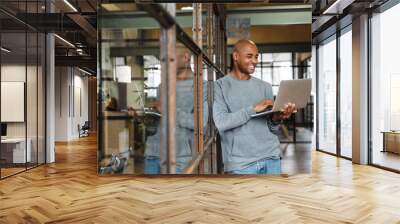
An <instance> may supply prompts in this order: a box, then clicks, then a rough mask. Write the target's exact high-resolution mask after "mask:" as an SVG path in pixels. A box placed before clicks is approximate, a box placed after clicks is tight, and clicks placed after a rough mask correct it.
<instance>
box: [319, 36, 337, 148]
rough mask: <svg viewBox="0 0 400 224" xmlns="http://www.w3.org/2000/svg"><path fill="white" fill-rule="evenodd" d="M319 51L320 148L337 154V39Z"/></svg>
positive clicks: (321, 46) (320, 47)
mask: <svg viewBox="0 0 400 224" xmlns="http://www.w3.org/2000/svg"><path fill="white" fill-rule="evenodd" d="M318 51H319V52H318V60H319V70H318V77H319V79H318V85H319V86H318V107H319V111H318V118H319V122H318V131H319V133H318V136H319V139H318V143H319V149H321V150H324V151H327V152H330V153H335V154H336V40H332V41H330V42H328V43H326V44H324V45H320V46H319V48H318Z"/></svg>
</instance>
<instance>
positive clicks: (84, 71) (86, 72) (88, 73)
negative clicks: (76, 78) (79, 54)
mask: <svg viewBox="0 0 400 224" xmlns="http://www.w3.org/2000/svg"><path fill="white" fill-rule="evenodd" d="M78 70H79V71H81V72H83V73H85V74H87V75H92V73H90V72H88V71H86V70H83V69H81V68H79V67H78Z"/></svg>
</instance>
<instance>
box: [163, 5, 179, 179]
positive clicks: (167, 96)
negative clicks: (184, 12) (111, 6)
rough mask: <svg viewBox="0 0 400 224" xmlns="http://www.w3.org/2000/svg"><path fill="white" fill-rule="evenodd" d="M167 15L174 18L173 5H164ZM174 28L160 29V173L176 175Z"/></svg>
mask: <svg viewBox="0 0 400 224" xmlns="http://www.w3.org/2000/svg"><path fill="white" fill-rule="evenodd" d="M163 6H164V7H165V9H166V10H167V11H168V12H169V14H170V15H171V16H173V17H175V3H164V4H163ZM175 51H176V27H175V25H173V26H171V27H169V28H161V37H160V61H161V111H162V113H163V116H162V118H161V142H160V162H161V164H160V165H161V173H163V174H166V173H168V174H175V173H176V139H175V126H176V60H175V57H176V54H175Z"/></svg>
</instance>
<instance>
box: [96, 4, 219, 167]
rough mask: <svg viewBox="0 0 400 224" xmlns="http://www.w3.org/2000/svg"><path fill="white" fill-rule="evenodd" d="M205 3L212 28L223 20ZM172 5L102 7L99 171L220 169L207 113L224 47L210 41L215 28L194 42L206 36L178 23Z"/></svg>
mask: <svg viewBox="0 0 400 224" xmlns="http://www.w3.org/2000/svg"><path fill="white" fill-rule="evenodd" d="M122 6H123V7H122ZM202 6H203V8H202V9H201V8H199V9H198V10H199V12H201V11H203V13H199V14H200V20H201V21H205V23H204V22H203V30H210V29H211V25H212V24H215V23H216V22H217V21H216V20H218V19H219V17H218V16H216V15H215V11H214V10H216V9H214V8H213V7H211V4H210V5H208V4H202ZM175 10H179V9H176V8H175V4H168V6H166V7H164V5H160V4H152V6H151V7H148V5H146V4H144V5H140V4H134V3H126V2H125V3H124V2H123V1H121V3H118V2H117V1H112V2H111V1H110V2H109V1H102V2H101V4H100V5H99V12H98V30H99V33H100V35H99V45H98V46H99V74H98V76H99V77H98V80H99V94H98V97H99V98H98V100H99V103H98V106H99V108H98V111H99V114H98V119H99V131H98V136H99V138H98V139H99V142H98V164H99V167H98V172H99V173H100V174H176V173H177V174H193V173H205V174H212V173H216V172H217V166H216V158H217V148H216V146H215V142H214V140H215V134H216V132H215V127H214V125H213V123H212V119H210V116H209V114H210V113H211V111H212V108H211V107H212V95H213V88H212V87H213V81H215V80H216V78H217V76H221V75H222V71H221V70H220V69H219V68H221V67H223V65H224V62H223V59H222V54H223V53H224V52H223V50H222V49H224V48H223V47H222V46H219V45H213V44H211V43H212V41H213V40H215V38H216V37H214V36H213V33H215V31H213V32H207V34H208V35H207V38H205V39H204V40H203V42H197V41H198V39H197V38H196V37H198V36H199V35H200V36H201V33H200V34H198V33H197V32H192V33H190V32H188V30H187V29H184V28H185V27H181V26H180V25H181V24H183V26H186V25H185V24H186V23H187V22H186V21H184V22H186V23H181V22H182V21H179V23H177V22H176V21H175V19H174V16H175ZM194 11H196V10H194ZM160 12H161V13H160ZM201 15H203V18H201ZM190 17H191V18H193V16H192V15H190ZM218 22H219V21H218ZM190 26H192V24H190ZM199 30H200V29H199ZM190 34H191V35H193V38H192V37H191V36H189V35H190ZM219 38H223V35H221V36H220V37H219ZM194 40H197V41H196V42H195V41H194ZM219 43H223V42H222V41H219ZM199 46H203V47H204V48H201V47H199ZM212 58H213V60H211V59H212ZM215 62H219V63H220V65H221V66H219V67H217V66H216V65H215V64H214V63H215Z"/></svg>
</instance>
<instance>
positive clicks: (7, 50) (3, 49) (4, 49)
mask: <svg viewBox="0 0 400 224" xmlns="http://www.w3.org/2000/svg"><path fill="white" fill-rule="evenodd" d="M0 49H1V50H2V51H4V52H6V53H10V52H11V50H9V49H7V48H5V47H1V48H0Z"/></svg>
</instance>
